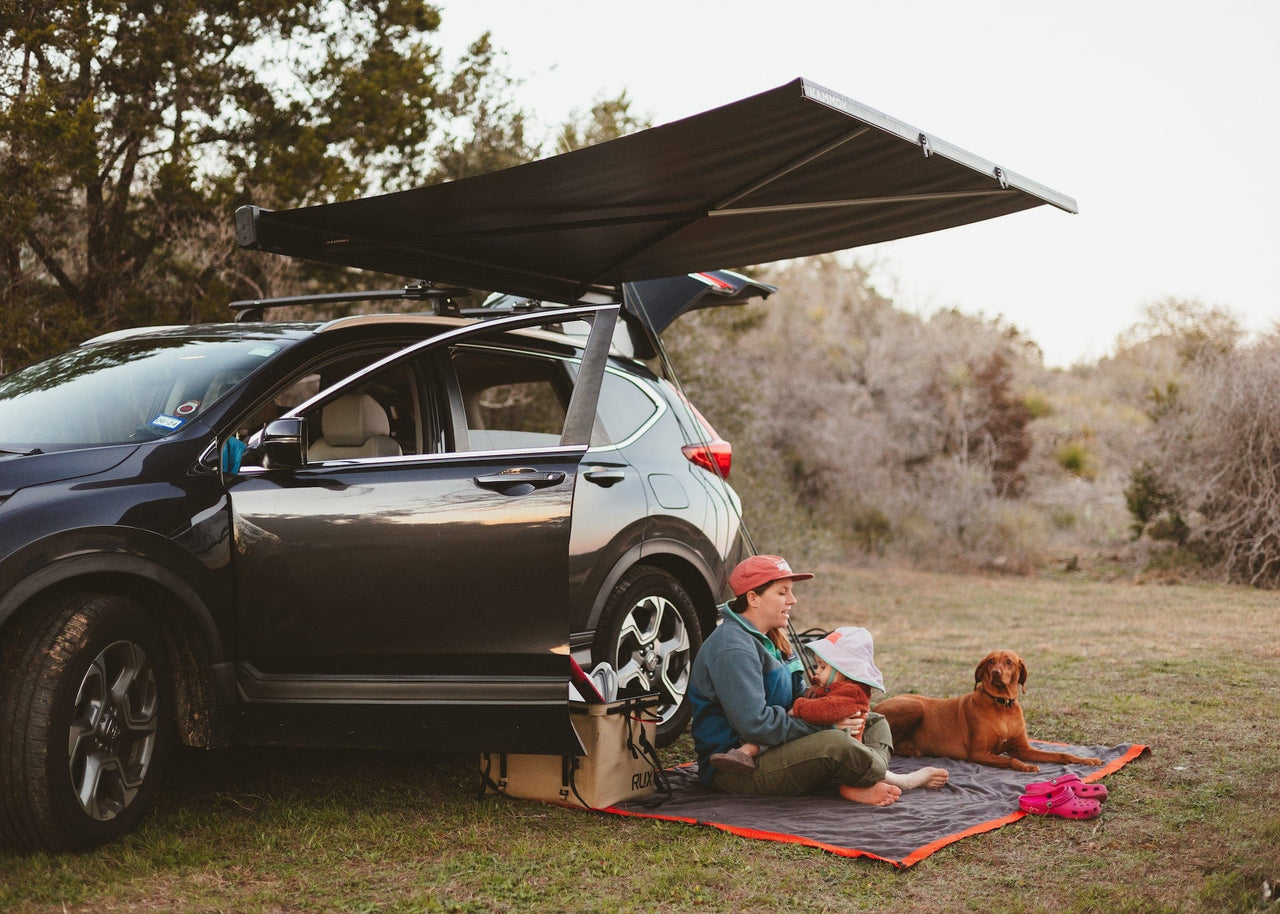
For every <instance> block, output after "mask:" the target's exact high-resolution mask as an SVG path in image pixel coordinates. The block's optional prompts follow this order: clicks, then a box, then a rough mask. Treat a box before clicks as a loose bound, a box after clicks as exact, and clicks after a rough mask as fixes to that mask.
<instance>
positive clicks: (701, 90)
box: [440, 0, 1280, 366]
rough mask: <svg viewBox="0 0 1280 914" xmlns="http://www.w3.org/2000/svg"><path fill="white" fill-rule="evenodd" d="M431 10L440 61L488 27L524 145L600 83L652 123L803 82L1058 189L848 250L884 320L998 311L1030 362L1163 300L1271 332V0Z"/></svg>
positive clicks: (1100, 351)
mask: <svg viewBox="0 0 1280 914" xmlns="http://www.w3.org/2000/svg"><path fill="white" fill-rule="evenodd" d="M440 5H441V8H442V10H443V19H444V22H443V27H442V30H441V41H442V44H443V46H444V48H445V50H446V52H447V53H448V54H449V55H450V56H451V57H456V55H457V54H459V53H460V52H461V51H462V49H463V48H464V47H465V45H466V44H467V43H468V42H470V41H471V40H473V39H474V38H475V37H477V36H478V35H479V34H480V33H481V32H483V31H484V30H486V29H487V30H489V31H491V32H492V34H493V40H494V43H495V44H496V45H497V46H498V47H500V48H501V49H503V50H504V51H506V52H507V55H508V56H507V67H508V70H509V71H510V72H511V74H512V75H514V76H516V77H519V78H521V79H523V80H524V85H523V86H522V89H521V94H520V96H519V100H520V101H521V102H522V104H523V105H524V107H525V108H526V110H528V111H529V112H530V113H531V114H532V115H533V116H534V117H535V119H536V126H538V127H540V128H542V130H543V131H545V133H546V134H547V135H549V134H550V132H551V131H552V130H553V129H554V128H555V127H556V126H557V125H559V124H561V123H562V122H564V121H565V120H566V119H567V118H568V117H569V115H570V114H571V112H573V111H575V110H576V111H583V110H586V109H588V108H589V107H590V105H591V103H592V102H593V101H594V100H595V99H597V98H602V97H612V96H615V95H617V94H618V93H619V92H620V91H621V90H623V89H625V90H626V91H627V92H628V94H629V96H630V97H631V99H632V101H633V107H632V110H633V111H634V112H636V113H639V114H642V115H645V116H647V117H648V118H649V119H650V120H652V122H653V123H655V124H659V123H665V122H667V121H671V120H676V119H678V118H681V117H686V116H688V115H691V114H696V113H698V112H699V111H703V110H706V109H708V108H714V107H717V106H719V105H722V104H726V103H728V102H731V101H736V100H737V99H740V98H745V97H747V96H749V95H753V94H755V93H757V92H761V91H764V90H766V89H771V88H773V87H775V86H779V85H782V84H783V83H785V82H789V81H790V80H792V79H794V78H796V77H800V76H803V77H805V78H807V79H810V80H812V81H814V82H817V83H819V84H821V85H823V86H826V87H827V88H829V89H833V90H835V91H836V92H839V93H841V94H842V95H846V96H848V97H849V98H852V99H854V100H856V101H858V102H861V103H863V104H865V105H869V106H870V107H872V108H877V109H879V110H880V111H883V112H885V113H886V114H890V115H893V116H894V117H896V118H899V119H900V120H903V121H906V122H907V123H908V124H911V125H912V126H915V127H918V128H919V129H921V130H924V131H926V132H928V133H930V134H932V135H934V136H936V137H939V138H940V139H943V140H946V141H948V142H950V143H954V144H956V145H958V146H960V147H961V148H963V149H966V150H968V151H969V152H972V153H975V154H977V155H980V156H982V157H984V158H986V159H989V160H991V161H993V162H995V163H997V164H998V165H1001V166H1003V167H1005V168H1007V169H1009V170H1011V171H1014V172H1018V173H1019V174H1022V175H1024V176H1026V177H1028V178H1031V179H1033V180H1036V181H1039V182H1041V183H1043V184H1046V185H1048V186H1049V187H1052V188H1054V189H1055V190H1058V191H1062V192H1063V193H1066V194H1069V195H1071V196H1073V197H1075V198H1076V200H1077V202H1078V203H1079V206H1080V213H1079V214H1078V215H1070V214H1067V213H1064V212H1061V211H1059V210H1057V209H1054V208H1052V207H1049V206H1041V207H1037V208H1036V209H1034V210H1031V211H1030V212H1026V213H1019V214H1015V215H1012V216H1005V217H1002V218H1000V219H996V220H993V221H990V222H985V223H979V224H976V225H971V226H962V227H960V228H955V229H949V230H946V231H943V232H938V233H934V234H932V235H927V236H923V237H920V238H911V239H903V240H900V241H894V242H889V243H886V244H883V245H877V246H875V247H869V248H862V249H860V250H859V252H858V256H860V257H862V258H863V259H864V260H867V261H870V262H872V263H874V264H875V266H876V276H877V286H878V287H879V288H880V290H881V291H882V292H884V293H886V294H888V295H890V296H891V297H892V298H893V299H894V301H895V302H896V304H897V305H898V306H899V307H901V308H904V309H906V310H909V311H913V312H917V313H920V314H928V313H930V312H931V311H933V310H935V309H937V308H940V307H952V306H954V307H958V308H959V309H960V310H962V311H965V312H968V313H975V314H977V313H981V314H984V315H986V316H988V317H994V316H996V315H1001V316H1003V317H1004V318H1005V319H1006V320H1007V321H1009V322H1010V323H1012V324H1014V325H1015V326H1017V327H1018V328H1020V329H1021V330H1023V331H1024V332H1026V333H1027V334H1028V335H1029V336H1030V337H1031V338H1032V339H1034V340H1035V341H1036V342H1037V343H1039V344H1040V346H1041V347H1042V348H1043V349H1044V352H1045V358H1046V361H1047V362H1048V363H1049V364H1050V365H1061V366H1066V365H1070V364H1072V363H1074V362H1077V361H1081V360H1090V361H1091V360H1093V359H1096V358H1098V357H1100V356H1103V355H1106V354H1107V353H1108V352H1109V351H1110V350H1111V348H1112V346H1113V344H1114V342H1115V338H1116V335H1117V334H1118V333H1119V332H1120V331H1122V330H1124V329H1126V328H1127V327H1129V326H1131V325H1132V324H1134V323H1135V322H1136V321H1138V320H1139V319H1140V318H1141V308H1142V306H1143V305H1144V304H1147V303H1150V302H1154V301H1157V300H1159V299H1162V298H1165V297H1169V296H1175V297H1178V298H1186V299H1199V300H1200V301H1202V302H1203V303H1205V304H1208V305H1222V306H1224V307H1227V308H1229V309H1230V310H1232V311H1233V312H1234V313H1236V314H1237V316H1239V317H1240V319H1241V320H1242V322H1243V323H1244V324H1245V326H1246V327H1247V328H1248V329H1251V330H1267V329H1270V328H1271V327H1272V323H1273V321H1275V320H1276V319H1277V318H1280V307H1278V306H1280V298H1278V296H1277V294H1276V291H1275V284H1274V282H1273V280H1272V279H1271V278H1269V277H1271V274H1272V273H1273V272H1274V269H1273V266H1272V265H1273V264H1275V263H1277V262H1278V261H1280V256H1278V252H1277V248H1278V247H1280V230H1278V229H1277V228H1276V226H1275V222H1274V220H1275V218H1276V214H1275V212H1274V211H1275V209H1276V206H1277V204H1278V203H1280V169H1277V167H1276V165H1275V162H1274V157H1275V150H1276V149H1277V148H1278V147H1280V142H1277V141H1278V140H1280V2H1276V0H1218V2H1216V3H1208V2H1205V0H1161V2H1141V0H1073V2H1072V3H1069V4H1068V3H1052V4H1050V3H1039V2H1035V0H1030V2H1028V0H1021V2H1003V0H968V2H963V3H959V2H955V0H945V2H944V0H911V2H903V3H897V2H886V0H875V2H867V0H792V2H768V3H766V2H762V0H735V2H723V3H721V2H709V0H680V2H675V0H648V2H645V3H632V2H622V0H594V2H591V0H536V2H531V0H518V2H517V0H465V2H464V0H441V3H440ZM539 135H542V134H541V133H539Z"/></svg>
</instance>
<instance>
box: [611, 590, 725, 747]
mask: <svg viewBox="0 0 1280 914" xmlns="http://www.w3.org/2000/svg"><path fill="white" fill-rule="evenodd" d="M701 645H702V630H701V629H700V628H699V626H698V614H697V612H696V611H695V609H694V605H693V600H692V599H690V597H689V595H688V594H687V593H686V592H685V589H684V588H683V587H682V586H680V582H679V581H677V580H676V579H675V577H673V576H672V575H670V574H668V573H667V572H665V571H663V570H661V569H659V568H652V567H648V566H643V565H642V566H638V567H636V568H632V569H631V570H630V571H628V572H627V573H626V574H625V575H623V576H622V578H621V580H619V581H618V583H617V585H616V586H615V587H614V588H613V592H612V593H610V595H609V600H608V602H607V603H606V604H605V608H604V613H603V615H602V616H601V619H600V626H599V627H598V628H597V630H596V641H595V646H594V648H595V649H594V651H593V656H594V657H595V659H596V660H597V661H600V660H605V661H608V662H609V663H610V664H612V666H613V667H614V669H615V670H617V671H618V690H619V692H620V693H623V694H626V693H634V692H655V693H657V694H658V697H659V702H660V703H659V705H658V708H657V713H658V715H659V718H660V719H659V722H658V727H657V731H658V732H657V740H658V745H659V746H665V745H668V744H670V743H671V742H672V741H673V740H675V738H676V737H677V736H679V735H680V732H681V731H682V730H683V729H684V728H685V726H686V725H687V724H688V723H689V716H690V714H691V713H692V712H691V710H690V708H689V701H688V690H689V676H690V673H691V672H692V669H693V657H694V654H696V653H697V652H698V648H699V647H700V646H701Z"/></svg>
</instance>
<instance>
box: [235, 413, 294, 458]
mask: <svg viewBox="0 0 1280 914" xmlns="http://www.w3.org/2000/svg"><path fill="white" fill-rule="evenodd" d="M306 465H307V420H306V419H303V418H301V417H298V416H295V417H288V418H284V419H272V420H271V421H270V422H268V423H267V424H266V427H264V428H262V429H259V430H258V431H256V432H254V433H253V435H252V436H250V438H249V440H248V442H246V446H245V452H244V456H243V458H242V459H241V461H240V466H241V467H242V468H243V467H261V468H262V469H264V470H296V469H298V468H300V467H304V466H306Z"/></svg>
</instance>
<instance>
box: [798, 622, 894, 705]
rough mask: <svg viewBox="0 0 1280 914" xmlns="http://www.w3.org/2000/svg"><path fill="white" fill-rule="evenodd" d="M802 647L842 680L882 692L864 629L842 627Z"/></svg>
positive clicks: (871, 645)
mask: <svg viewBox="0 0 1280 914" xmlns="http://www.w3.org/2000/svg"><path fill="white" fill-rule="evenodd" d="M805 646H806V647H808V648H809V650H811V651H813V652H814V653H815V654H817V655H818V656H819V657H821V658H822V659H823V660H825V661H826V662H827V666H829V667H831V668H832V669H833V670H836V671H837V672H839V673H843V674H844V675H845V678H846V679H852V680H853V681H854V682H861V683H862V684H864V685H868V686H871V688H873V689H879V690H880V691H881V692H883V691H884V677H883V676H881V675H880V671H879V670H878V669H876V664H875V659H874V658H875V644H874V642H873V641H872V639H871V632H869V631H867V630H866V629H865V628H859V627H857V626H853V625H845V626H842V627H841V628H837V629H836V630H835V631H833V632H832V633H831V634H829V635H827V637H825V638H822V639H820V640H818V641H810V642H809V643H808V644H807V645H805Z"/></svg>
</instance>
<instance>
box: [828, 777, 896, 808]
mask: <svg viewBox="0 0 1280 914" xmlns="http://www.w3.org/2000/svg"><path fill="white" fill-rule="evenodd" d="M840 796H842V797H844V798H845V799H846V800H852V801H853V802H855V803H865V804H866V805H867V806H889V805H890V804H892V803H896V802H898V797H900V796H902V788H900V787H896V786H894V785H893V784H890V783H889V782H888V781H879V782H878V783H875V784H872V785H871V786H870V787H850V786H849V785H848V784H841V785H840Z"/></svg>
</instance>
